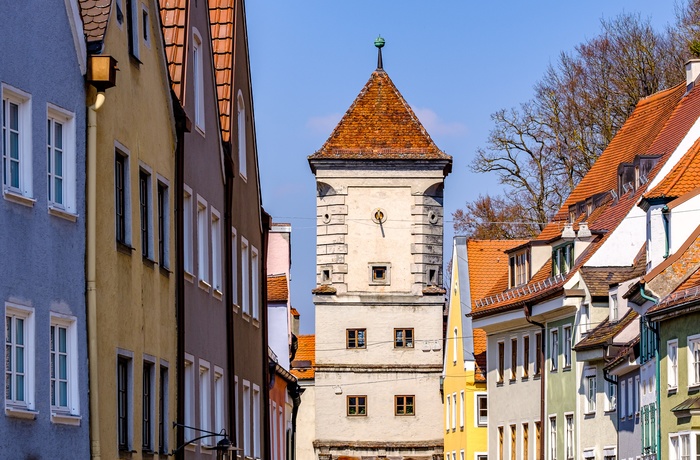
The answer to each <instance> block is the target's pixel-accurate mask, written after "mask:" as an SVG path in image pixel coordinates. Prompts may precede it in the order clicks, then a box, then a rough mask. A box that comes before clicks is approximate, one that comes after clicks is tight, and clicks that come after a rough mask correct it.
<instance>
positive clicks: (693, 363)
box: [688, 335, 700, 454]
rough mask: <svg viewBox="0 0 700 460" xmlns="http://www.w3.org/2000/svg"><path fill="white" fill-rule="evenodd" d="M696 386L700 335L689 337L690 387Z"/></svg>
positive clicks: (699, 370) (698, 373) (698, 377)
mask: <svg viewBox="0 0 700 460" xmlns="http://www.w3.org/2000/svg"><path fill="white" fill-rule="evenodd" d="M696 385H700V335H692V336H689V337H688V386H696ZM698 453H699V454H700V452H698Z"/></svg>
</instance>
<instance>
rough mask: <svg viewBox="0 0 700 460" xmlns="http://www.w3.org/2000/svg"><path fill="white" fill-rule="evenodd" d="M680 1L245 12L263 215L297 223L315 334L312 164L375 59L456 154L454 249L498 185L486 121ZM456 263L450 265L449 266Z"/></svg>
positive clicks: (254, 5)
mask: <svg viewBox="0 0 700 460" xmlns="http://www.w3.org/2000/svg"><path fill="white" fill-rule="evenodd" d="M674 7H675V4H674V2H673V1H671V0H624V1H623V0H607V1H601V0H587V1H585V2H573V1H569V0H558V1H554V0H549V1H541V0H532V1H528V2H525V1H515V0H502V1H500V2H485V1H475V0H445V1H439V0H433V1H424V0H423V1H414V0H401V1H398V0H384V1H376V0H374V1H366V0H345V1H340V0H325V1H321V0H313V1H312V0H298V1H289V0H284V1H282V0H274V1H273V0H252V1H248V2H247V4H246V10H247V11H246V13H247V20H248V40H249V49H250V62H251V75H252V80H253V98H254V100H253V102H254V111H255V122H256V129H257V144H258V157H259V162H260V176H261V182H262V194H263V206H264V207H265V209H266V210H267V212H268V213H270V214H271V215H272V217H273V219H274V221H276V222H290V223H291V224H292V282H291V292H292V305H293V306H294V307H295V308H296V309H297V310H299V312H300V313H301V332H302V333H304V334H309V333H313V332H314V307H313V303H312V300H311V289H313V288H314V287H315V279H316V278H315V272H316V267H315V263H316V262H315V258H316V246H315V244H316V218H315V215H316V209H315V206H316V187H315V180H314V176H313V174H311V171H310V169H309V166H308V162H307V157H308V156H309V155H311V154H312V153H314V152H315V151H316V150H318V149H319V148H320V147H321V146H322V145H323V143H324V142H325V140H326V139H327V138H328V136H329V135H330V133H331V131H332V130H333V128H334V127H335V125H336V124H337V123H338V121H340V118H341V116H342V115H343V114H344V113H345V111H346V110H347V109H348V107H349V106H350V104H351V103H352V102H353V100H354V99H355V97H356V96H357V94H358V93H359V92H360V90H361V89H362V87H363V86H364V84H365V83H366V82H367V80H368V79H369V76H370V74H371V72H372V71H373V70H374V69H375V67H376V63H377V51H376V48H375V47H374V45H373V42H374V39H375V38H376V37H377V36H378V35H380V34H381V36H382V37H384V38H385V40H386V46H385V47H384V49H383V51H382V52H383V58H384V69H385V70H386V71H387V73H388V74H389V76H390V77H391V79H392V80H393V81H394V83H395V84H396V86H397V87H398V89H399V91H401V93H402V94H403V96H404V98H405V99H406V101H407V102H408V103H409V104H410V105H411V107H412V108H413V109H414V111H415V112H416V114H417V115H418V117H419V118H420V120H421V122H422V123H423V125H424V126H425V127H426V129H427V130H428V132H429V133H430V135H431V136H432V138H433V140H434V141H435V142H436V144H437V145H438V147H440V148H441V149H442V150H443V151H444V152H445V153H447V154H449V155H452V157H453V168H452V171H453V172H452V174H451V175H450V176H448V178H447V180H446V184H445V217H446V224H445V248H446V252H447V255H446V257H449V251H450V248H451V245H452V236H453V232H452V223H451V215H452V213H453V212H454V211H455V210H456V209H458V208H460V207H463V206H464V203H465V202H467V201H470V200H473V199H474V198H476V197H477V196H478V195H479V194H486V193H490V194H497V193H499V192H500V191H501V188H500V186H499V184H498V182H497V180H496V178H495V177H494V176H492V175H483V174H474V173H472V172H470V171H469V169H468V165H469V163H470V161H471V159H472V158H473V157H474V152H475V151H476V149H477V148H478V147H480V146H484V145H485V143H486V139H487V137H488V133H489V131H490V129H491V128H492V126H493V124H492V122H491V120H490V115H491V114H492V113H493V112H495V111H496V110H498V109H501V108H510V107H513V106H516V105H518V104H520V103H521V102H525V101H527V100H528V99H529V98H530V97H531V96H532V88H533V85H534V84H535V83H536V82H537V80H538V79H540V78H541V76H542V75H543V73H544V71H545V69H546V67H547V65H548V64H549V63H550V62H555V61H556V60H557V57H558V55H559V53H561V52H562V51H571V50H573V48H574V46H576V45H577V44H578V43H581V42H582V41H584V40H586V39H587V38H591V37H593V36H595V35H597V34H598V32H599V31H600V20H601V18H614V17H615V16H617V15H618V14H620V13H622V12H628V13H639V14H640V15H641V16H642V17H644V18H650V19H651V20H652V23H653V24H654V26H655V27H656V28H657V29H661V28H663V27H665V26H666V25H667V24H671V23H673V21H674V19H675V10H674ZM447 261H448V259H446V262H447Z"/></svg>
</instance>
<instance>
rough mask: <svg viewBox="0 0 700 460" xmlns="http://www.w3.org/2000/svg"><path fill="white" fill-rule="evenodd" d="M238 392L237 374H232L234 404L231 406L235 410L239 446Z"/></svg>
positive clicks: (237, 443) (239, 445)
mask: <svg viewBox="0 0 700 460" xmlns="http://www.w3.org/2000/svg"><path fill="white" fill-rule="evenodd" d="M238 393H239V391H238V376H237V375H234V376H233V404H234V405H233V407H234V408H235V412H236V413H235V414H234V417H235V419H236V445H237V446H238V447H241V443H240V432H241V425H240V422H239V420H240V417H239V413H240V412H241V406H239V405H238V401H239V399H240V398H239V396H238Z"/></svg>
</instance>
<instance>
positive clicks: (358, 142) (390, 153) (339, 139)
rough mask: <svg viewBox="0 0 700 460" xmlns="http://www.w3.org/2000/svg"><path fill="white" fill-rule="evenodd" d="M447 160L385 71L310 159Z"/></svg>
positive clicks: (375, 76) (374, 78) (376, 74)
mask: <svg viewBox="0 0 700 460" xmlns="http://www.w3.org/2000/svg"><path fill="white" fill-rule="evenodd" d="M325 158H331V159H373V160H383V159H407V160H447V161H449V162H450V164H451V161H452V157H451V156H449V155H446V154H444V153H443V152H442V151H440V149H438V148H437V146H436V145H435V143H434V142H433V140H432V139H431V138H430V135H429V134H428V133H427V131H426V130H425V128H424V127H423V125H422V124H421V122H420V121H419V120H418V117H416V115H415V113H413V110H411V107H410V106H409V105H408V104H407V103H406V101H405V100H404V98H403V96H402V95H401V93H399V90H398V89H397V88H396V86H394V83H393V82H392V81H391V79H390V78H389V75H387V73H386V72H385V71H383V70H375V71H374V72H372V75H371V76H370V78H369V81H368V82H367V84H366V85H365V86H364V88H362V91H361V92H360V94H359V95H358V96H357V98H356V99H355V101H354V102H353V103H352V105H351V106H350V108H349V109H348V111H347V112H346V113H345V115H344V116H343V118H342V119H341V120H340V123H338V126H336V128H335V129H334V130H333V133H332V134H331V136H330V137H329V138H328V140H327V141H326V143H325V144H323V147H321V149H320V150H319V151H317V152H316V153H314V154H313V155H311V156H310V157H309V159H310V160H311V159H325Z"/></svg>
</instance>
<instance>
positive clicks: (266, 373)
mask: <svg viewBox="0 0 700 460" xmlns="http://www.w3.org/2000/svg"><path fill="white" fill-rule="evenodd" d="M261 211H262V212H261V217H262V227H263V235H262V237H263V238H262V251H261V252H262V257H261V259H260V265H262V274H261V276H262V282H261V283H260V287H259V289H261V290H262V293H261V294H262V295H261V296H260V298H261V299H262V306H261V312H260V322H261V325H260V330H261V332H262V347H263V348H262V349H263V359H264V365H263V382H264V383H265V384H264V385H263V398H264V399H263V401H264V404H265V406H264V407H265V414H264V415H263V421H264V426H263V427H262V430H263V431H262V432H263V433H264V436H265V438H264V446H265V449H266V450H265V454H267V458H272V457H273V456H272V452H271V450H270V449H271V444H270V429H269V428H270V410H269V408H270V366H269V365H268V362H269V361H270V358H269V355H268V353H267V350H268V339H267V248H268V243H269V238H270V226H271V224H272V217H270V215H269V214H268V213H266V212H265V210H264V209H261Z"/></svg>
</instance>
